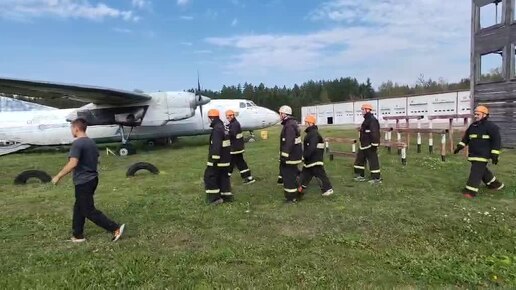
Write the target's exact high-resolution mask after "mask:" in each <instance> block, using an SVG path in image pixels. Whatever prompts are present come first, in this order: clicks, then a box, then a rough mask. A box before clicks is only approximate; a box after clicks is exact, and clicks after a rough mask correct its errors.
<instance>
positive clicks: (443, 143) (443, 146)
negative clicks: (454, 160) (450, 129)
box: [441, 133, 446, 161]
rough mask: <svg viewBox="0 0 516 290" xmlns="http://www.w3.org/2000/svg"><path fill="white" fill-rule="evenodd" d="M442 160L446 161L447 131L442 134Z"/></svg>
mask: <svg viewBox="0 0 516 290" xmlns="http://www.w3.org/2000/svg"><path fill="white" fill-rule="evenodd" d="M441 160H442V161H446V133H442V134H441Z"/></svg>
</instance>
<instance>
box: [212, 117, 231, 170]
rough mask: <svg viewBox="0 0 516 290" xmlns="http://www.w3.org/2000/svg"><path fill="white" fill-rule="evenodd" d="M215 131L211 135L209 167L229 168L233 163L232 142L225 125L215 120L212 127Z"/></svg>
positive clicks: (217, 119)
mask: <svg viewBox="0 0 516 290" xmlns="http://www.w3.org/2000/svg"><path fill="white" fill-rule="evenodd" d="M210 126H211V127H212V128H213V130H212V131H211V135H210V149H209V153H208V163H207V165H208V166H217V167H228V166H229V163H230V162H231V154H230V152H231V141H230V140H229V135H228V134H227V131H226V127H225V126H224V123H223V122H222V121H221V120H220V119H219V118H215V119H213V121H212V122H211V125H210Z"/></svg>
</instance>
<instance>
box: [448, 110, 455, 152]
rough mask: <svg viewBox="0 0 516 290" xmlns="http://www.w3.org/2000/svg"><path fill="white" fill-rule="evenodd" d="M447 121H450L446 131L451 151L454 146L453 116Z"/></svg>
mask: <svg viewBox="0 0 516 290" xmlns="http://www.w3.org/2000/svg"><path fill="white" fill-rule="evenodd" d="M449 121H450V125H449V128H448V132H449V134H450V136H449V138H448V139H450V152H453V150H454V147H453V118H450V119H449Z"/></svg>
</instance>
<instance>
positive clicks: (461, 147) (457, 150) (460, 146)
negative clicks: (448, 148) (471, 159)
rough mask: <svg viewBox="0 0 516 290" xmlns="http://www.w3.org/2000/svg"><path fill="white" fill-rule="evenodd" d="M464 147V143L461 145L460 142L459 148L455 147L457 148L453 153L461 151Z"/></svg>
mask: <svg viewBox="0 0 516 290" xmlns="http://www.w3.org/2000/svg"><path fill="white" fill-rule="evenodd" d="M463 148H464V146H462V145H460V144H459V145H457V148H455V150H454V151H453V154H457V153H459V151H460V150H462V149H463Z"/></svg>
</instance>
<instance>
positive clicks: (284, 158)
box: [279, 156, 287, 164]
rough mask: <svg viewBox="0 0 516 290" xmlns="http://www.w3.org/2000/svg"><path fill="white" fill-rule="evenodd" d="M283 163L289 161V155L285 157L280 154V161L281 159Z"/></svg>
mask: <svg viewBox="0 0 516 290" xmlns="http://www.w3.org/2000/svg"><path fill="white" fill-rule="evenodd" d="M279 162H280V163H281V164H285V163H287V157H284V156H280V161H279Z"/></svg>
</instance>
